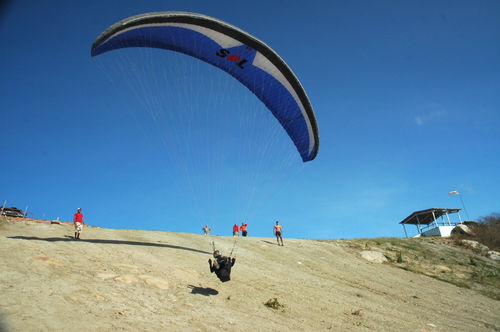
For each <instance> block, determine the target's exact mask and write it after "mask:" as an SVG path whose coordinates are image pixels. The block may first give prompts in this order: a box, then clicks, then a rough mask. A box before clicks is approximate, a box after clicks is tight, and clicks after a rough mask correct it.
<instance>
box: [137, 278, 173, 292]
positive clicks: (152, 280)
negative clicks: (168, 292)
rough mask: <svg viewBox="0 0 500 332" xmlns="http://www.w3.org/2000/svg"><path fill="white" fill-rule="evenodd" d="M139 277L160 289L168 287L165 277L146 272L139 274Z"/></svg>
mask: <svg viewBox="0 0 500 332" xmlns="http://www.w3.org/2000/svg"><path fill="white" fill-rule="evenodd" d="M139 278H140V279H142V280H144V281H145V282H146V283H147V284H148V285H152V286H155V287H158V288H160V289H168V280H166V279H161V278H156V277H152V276H149V275H147V274H143V275H140V276H139Z"/></svg>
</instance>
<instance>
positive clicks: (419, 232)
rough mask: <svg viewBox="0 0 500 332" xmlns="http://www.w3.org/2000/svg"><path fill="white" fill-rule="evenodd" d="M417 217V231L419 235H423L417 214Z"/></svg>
mask: <svg viewBox="0 0 500 332" xmlns="http://www.w3.org/2000/svg"><path fill="white" fill-rule="evenodd" d="M415 217H417V229H418V234H422V230H421V229H420V220H418V214H417V215H416V216H415Z"/></svg>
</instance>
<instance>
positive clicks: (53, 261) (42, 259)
mask: <svg viewBox="0 0 500 332" xmlns="http://www.w3.org/2000/svg"><path fill="white" fill-rule="evenodd" d="M33 259H34V260H37V261H42V262H47V263H49V264H53V265H59V266H63V265H64V264H63V263H61V262H59V261H58V260H55V259H53V258H49V257H44V256H37V257H33Z"/></svg>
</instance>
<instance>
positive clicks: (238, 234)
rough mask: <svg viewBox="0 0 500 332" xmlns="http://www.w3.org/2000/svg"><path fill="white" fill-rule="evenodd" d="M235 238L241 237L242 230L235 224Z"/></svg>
mask: <svg viewBox="0 0 500 332" xmlns="http://www.w3.org/2000/svg"><path fill="white" fill-rule="evenodd" d="M233 236H240V229H239V228H238V225H236V224H234V226H233Z"/></svg>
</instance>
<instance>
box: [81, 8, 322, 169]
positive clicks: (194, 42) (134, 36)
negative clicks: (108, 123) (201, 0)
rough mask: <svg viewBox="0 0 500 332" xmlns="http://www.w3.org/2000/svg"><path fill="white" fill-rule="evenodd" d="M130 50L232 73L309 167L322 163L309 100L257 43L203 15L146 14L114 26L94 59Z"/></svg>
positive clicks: (275, 58) (289, 72) (96, 46)
mask: <svg viewBox="0 0 500 332" xmlns="http://www.w3.org/2000/svg"><path fill="white" fill-rule="evenodd" d="M127 47H153V48H161V49H166V50H172V51H177V52H181V53H185V54H188V55H191V56H193V57H195V58H198V59H200V60H202V61H205V62H207V63H210V64H212V65H214V66H216V67H218V68H220V69H222V70H224V71H226V72H227V73H229V74H230V75H232V76H233V77H235V78H236V79H237V80H239V81H240V82H241V83H242V84H244V85H245V86H246V87H247V88H248V89H249V90H250V91H252V92H253V93H254V94H255V95H256V96H257V97H258V98H259V99H260V100H261V101H262V102H263V103H264V104H265V105H266V106H267V108H268V109H269V110H270V111H271V112H272V114H273V115H274V117H275V118H276V119H277V120H278V121H279V123H280V124H281V125H282V126H283V128H284V129H285V130H286V132H287V133H288V135H289V137H290V138H291V139H292V141H293V143H294V144H295V146H296V148H297V150H298V151H299V153H300V155H301V157H302V160H303V161H304V162H306V161H310V160H313V159H314V158H315V157H316V155H317V153H318V148H319V133H318V126H317V123H316V118H315V115H314V111H313V109H312V106H311V103H310V101H309V98H308V97H307V95H306V92H305V90H304V88H303V87H302V85H301V83H300V82H299V80H298V79H297V77H296V76H295V74H294V73H293V72H292V70H291V69H290V68H289V67H288V65H287V64H286V63H285V61H284V60H283V59H282V58H281V57H280V56H279V55H278V54H277V53H276V52H275V51H274V50H272V49H271V48H270V47H269V46H267V45H266V44H265V43H264V42H262V41H261V40H259V39H257V38H256V37H254V36H252V35H250V34H249V33H247V32H245V31H243V30H241V29H239V28H237V27H235V26H233V25H231V24H228V23H226V22H223V21H221V20H218V19H215V18H212V17H209V16H205V15H202V14H196V13H187V12H156V13H146V14H141V15H137V16H132V17H129V18H126V19H124V20H122V21H120V22H118V23H115V24H113V25H112V26H110V27H109V28H108V29H106V30H105V31H104V32H103V33H102V34H101V35H100V36H99V37H98V38H97V39H96V41H95V42H94V44H93V46H92V52H91V54H92V56H97V55H99V54H102V53H105V52H108V51H111V50H115V49H120V48H127Z"/></svg>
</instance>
